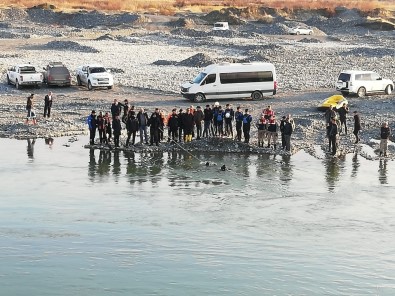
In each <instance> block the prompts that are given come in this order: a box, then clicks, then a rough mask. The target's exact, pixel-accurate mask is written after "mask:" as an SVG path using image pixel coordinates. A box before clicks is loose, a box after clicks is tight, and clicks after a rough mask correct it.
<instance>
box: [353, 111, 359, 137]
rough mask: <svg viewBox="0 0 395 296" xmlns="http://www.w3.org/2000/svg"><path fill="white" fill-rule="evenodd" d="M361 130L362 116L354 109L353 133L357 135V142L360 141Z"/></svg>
mask: <svg viewBox="0 0 395 296" xmlns="http://www.w3.org/2000/svg"><path fill="white" fill-rule="evenodd" d="M360 130H361V118H360V117H359V114H358V112H357V111H354V131H353V134H354V135H355V144H357V143H358V142H359V140H360V139H359V131H360Z"/></svg>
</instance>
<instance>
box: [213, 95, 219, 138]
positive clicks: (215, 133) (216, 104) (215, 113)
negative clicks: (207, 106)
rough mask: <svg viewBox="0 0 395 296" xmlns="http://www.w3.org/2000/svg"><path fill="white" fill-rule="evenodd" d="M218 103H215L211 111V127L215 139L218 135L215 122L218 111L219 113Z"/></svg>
mask: <svg viewBox="0 0 395 296" xmlns="http://www.w3.org/2000/svg"><path fill="white" fill-rule="evenodd" d="M219 107H220V106H219V102H215V103H214V106H213V108H212V110H213V126H214V136H215V137H216V136H217V135H218V122H217V116H218V111H219Z"/></svg>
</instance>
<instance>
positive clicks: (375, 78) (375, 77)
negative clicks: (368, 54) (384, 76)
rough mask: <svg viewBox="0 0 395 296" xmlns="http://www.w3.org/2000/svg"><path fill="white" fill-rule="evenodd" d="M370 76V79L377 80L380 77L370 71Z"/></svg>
mask: <svg viewBox="0 0 395 296" xmlns="http://www.w3.org/2000/svg"><path fill="white" fill-rule="evenodd" d="M371 77H372V80H379V79H380V75H379V74H377V73H372V74H371Z"/></svg>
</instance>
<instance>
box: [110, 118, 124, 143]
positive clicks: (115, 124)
mask: <svg viewBox="0 0 395 296" xmlns="http://www.w3.org/2000/svg"><path fill="white" fill-rule="evenodd" d="M112 129H113V134H114V145H115V147H116V148H117V147H119V137H120V136H121V131H122V126H121V120H120V119H119V115H115V118H114V119H113V120H112Z"/></svg>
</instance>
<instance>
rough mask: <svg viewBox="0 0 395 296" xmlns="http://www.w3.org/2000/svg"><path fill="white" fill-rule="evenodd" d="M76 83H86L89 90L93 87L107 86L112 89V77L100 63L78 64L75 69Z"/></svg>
mask: <svg viewBox="0 0 395 296" xmlns="http://www.w3.org/2000/svg"><path fill="white" fill-rule="evenodd" d="M76 76H77V84H78V85H86V86H87V87H88V89H89V90H92V89H93V88H95V87H107V88H108V89H112V88H113V85H114V78H113V76H112V74H111V73H110V72H109V71H107V70H106V68H104V67H103V66H102V65H99V64H89V65H84V66H80V67H78V68H77V71H76Z"/></svg>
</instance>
